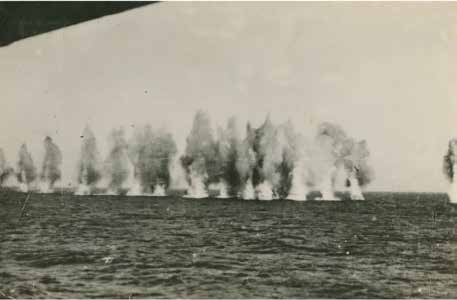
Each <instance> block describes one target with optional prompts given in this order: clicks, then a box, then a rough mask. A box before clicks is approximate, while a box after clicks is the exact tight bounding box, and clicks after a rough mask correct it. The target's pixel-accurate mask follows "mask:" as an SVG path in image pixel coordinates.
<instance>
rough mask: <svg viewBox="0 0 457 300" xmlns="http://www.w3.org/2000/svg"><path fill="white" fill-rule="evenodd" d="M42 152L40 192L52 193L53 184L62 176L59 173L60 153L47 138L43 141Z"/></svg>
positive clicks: (49, 138) (50, 139)
mask: <svg viewBox="0 0 457 300" xmlns="http://www.w3.org/2000/svg"><path fill="white" fill-rule="evenodd" d="M44 150H45V152H44V159H43V165H42V167H41V176H40V179H41V182H40V192H41V193H52V192H53V191H54V184H55V183H56V181H58V180H59V179H60V178H61V176H62V173H61V171H60V166H61V164H62V152H61V151H60V149H59V147H58V146H57V145H56V144H55V143H54V142H53V141H52V138H51V137H49V136H47V137H46V138H45V139H44Z"/></svg>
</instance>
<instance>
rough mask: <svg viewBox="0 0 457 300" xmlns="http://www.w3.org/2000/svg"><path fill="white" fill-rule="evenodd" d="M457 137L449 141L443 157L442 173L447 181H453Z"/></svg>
mask: <svg viewBox="0 0 457 300" xmlns="http://www.w3.org/2000/svg"><path fill="white" fill-rule="evenodd" d="M456 154H457V139H451V140H450V141H449V145H448V150H447V153H446V154H445V155H444V157H443V173H444V174H445V175H446V178H447V179H448V180H449V182H451V183H452V182H454V176H455V170H454V165H455V164H456V163H457V157H456Z"/></svg>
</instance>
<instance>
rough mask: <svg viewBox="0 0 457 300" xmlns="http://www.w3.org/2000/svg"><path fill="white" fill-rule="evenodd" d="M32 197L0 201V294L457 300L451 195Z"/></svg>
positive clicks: (455, 219)
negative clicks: (248, 198) (282, 198)
mask: <svg viewBox="0 0 457 300" xmlns="http://www.w3.org/2000/svg"><path fill="white" fill-rule="evenodd" d="M25 197H26V195H24V194H15V193H2V194H0V297H21V298H30V297H34V298H37V297H47V298H60V297H64V298H68V297H72V298H81V297H86V298H93V297H98V298H100V297H111V298H118V297H123V298H128V297H154V298H161V297H171V298H176V297H180V298H195V297H199V298H207V297H209V298H246V297H248V298H259V297H267V298H285V297H287V298H291V297H300V298H306V297H314V298H316V297H318V298H320V297H326V298H335V297H338V298H346V297H350V298H373V297H376V298H401V297H420V298H427V297H448V298H449V297H450V298H456V297H457V276H456V272H457V235H456V228H457V226H456V222H457V211H456V208H457V206H455V205H452V204H448V203H446V196H445V195H440V194H388V193H372V194H368V195H367V201H358V202H355V201H342V202H318V201H308V202H292V201H272V202H259V201H240V200H230V199H226V200H224V199H200V200H191V199H180V198H171V197H170V198H148V197H135V198H133V197H131V198H127V197H109V196H94V197H75V196H70V195H64V196H58V195H32V196H31V197H30V199H29V200H28V202H27V203H26V205H25V209H24V211H23V212H22V217H21V209H22V207H23V203H24V200H25ZM110 259H112V261H110Z"/></svg>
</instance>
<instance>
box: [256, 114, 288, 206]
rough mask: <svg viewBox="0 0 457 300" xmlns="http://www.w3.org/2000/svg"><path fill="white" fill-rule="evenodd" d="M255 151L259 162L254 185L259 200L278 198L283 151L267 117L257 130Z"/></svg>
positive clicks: (276, 132) (275, 131) (275, 130)
mask: <svg viewBox="0 0 457 300" xmlns="http://www.w3.org/2000/svg"><path fill="white" fill-rule="evenodd" d="M254 132H255V138H254V145H253V149H254V152H255V153H256V158H257V162H256V165H255V167H254V171H253V182H252V183H253V184H254V186H255V189H256V192H257V199H259V200H272V199H273V198H276V197H278V191H277V188H278V185H279V184H280V177H281V175H280V173H279V172H278V171H279V167H280V165H281V163H282V159H283V157H282V149H281V145H280V143H279V141H278V131H277V129H276V128H275V126H274V125H273V123H272V122H271V119H270V116H267V118H266V120H265V122H264V123H263V124H262V126H260V128H258V129H256V130H255V131H254Z"/></svg>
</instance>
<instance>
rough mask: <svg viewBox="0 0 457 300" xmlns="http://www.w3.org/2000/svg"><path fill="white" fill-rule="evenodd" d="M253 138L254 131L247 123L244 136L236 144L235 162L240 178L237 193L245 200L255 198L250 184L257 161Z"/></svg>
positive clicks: (252, 186)
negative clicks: (237, 144) (238, 143)
mask: <svg viewBox="0 0 457 300" xmlns="http://www.w3.org/2000/svg"><path fill="white" fill-rule="evenodd" d="M254 138H255V132H254V130H253V129H252V127H251V125H250V124H249V123H248V124H247V125H246V137H245V139H244V140H243V141H241V143H240V145H239V146H238V149H237V153H236V154H237V159H236V163H235V167H236V170H237V172H238V176H239V178H240V191H239V192H238V193H237V195H238V197H241V198H242V199H245V200H253V199H255V189H254V185H253V184H252V177H253V172H254V167H255V165H256V162H257V159H256V154H255V152H254Z"/></svg>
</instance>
